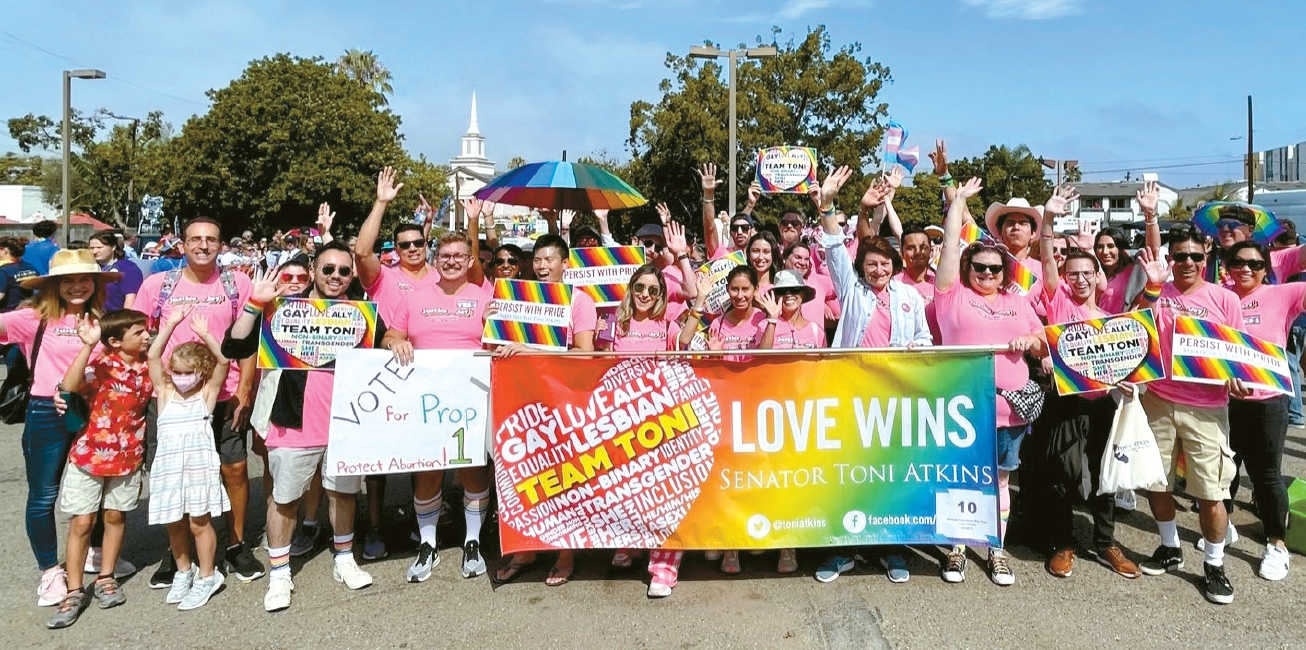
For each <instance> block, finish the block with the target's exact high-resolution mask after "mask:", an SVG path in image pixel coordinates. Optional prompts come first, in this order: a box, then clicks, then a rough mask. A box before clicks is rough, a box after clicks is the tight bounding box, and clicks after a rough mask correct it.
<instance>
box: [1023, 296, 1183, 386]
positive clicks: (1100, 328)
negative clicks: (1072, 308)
mask: <svg viewBox="0 0 1306 650" xmlns="http://www.w3.org/2000/svg"><path fill="white" fill-rule="evenodd" d="M1043 330H1044V332H1046V333H1047V339H1048V347H1049V348H1050V349H1051V352H1052V375H1053V379H1054V380H1055V381H1056V385H1057V393H1058V394H1060V395H1073V394H1077V393H1089V392H1093V391H1098V390H1104V389H1108V388H1111V387H1112V386H1115V385H1116V384H1119V383H1120V382H1122V381H1129V382H1133V383H1136V384H1137V383H1142V382H1146V381H1152V380H1154V379H1163V378H1164V377H1165V364H1164V362H1163V361H1162V359H1161V341H1160V339H1159V337H1157V334H1156V321H1154V320H1153V319H1152V310H1150V309H1144V310H1142V311H1134V312H1129V313H1126V314H1119V315H1117V316H1109V317H1106V318H1093V319H1089V320H1083V321H1077V322H1073V323H1060V324H1057V325H1048V326H1047V327H1045V328H1043Z"/></svg>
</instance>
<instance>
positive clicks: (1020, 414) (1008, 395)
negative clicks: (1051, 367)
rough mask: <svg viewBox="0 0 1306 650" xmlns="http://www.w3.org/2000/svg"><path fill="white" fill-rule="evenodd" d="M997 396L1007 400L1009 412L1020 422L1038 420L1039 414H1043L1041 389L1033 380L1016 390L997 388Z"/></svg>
mask: <svg viewBox="0 0 1306 650" xmlns="http://www.w3.org/2000/svg"><path fill="white" fill-rule="evenodd" d="M998 394H999V395H1001V396H1002V398H1003V399H1005V400H1007V404H1009V405H1011V412H1012V413H1015V414H1016V417H1017V418H1019V419H1020V421H1021V422H1025V423H1030V422H1033V421H1034V420H1037V419H1038V415H1039V413H1042V412H1043V397H1044V395H1043V388H1042V387H1041V386H1039V385H1038V382H1036V381H1034V380H1033V379H1031V380H1029V381H1027V382H1025V385H1024V386H1021V387H1020V388H1019V389H1018V390H1004V389H1001V388H999V389H998Z"/></svg>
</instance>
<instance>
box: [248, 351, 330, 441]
mask: <svg viewBox="0 0 1306 650" xmlns="http://www.w3.org/2000/svg"><path fill="white" fill-rule="evenodd" d="M287 372H296V371H287ZM305 372H307V373H308V379H307V380H306V381H305V385H304V420H303V426H304V428H302V429H291V428H289V427H283V426H279V425H276V424H269V425H268V437H267V439H266V440H265V441H264V442H265V443H266V444H267V446H268V448H277V447H287V448H291V449H307V448H309V447H325V446H326V445H327V439H328V437H329V436H328V433H329V432H330V430H331V391H332V390H333V389H334V388H335V384H336V373H335V371H334V370H308V371H305Z"/></svg>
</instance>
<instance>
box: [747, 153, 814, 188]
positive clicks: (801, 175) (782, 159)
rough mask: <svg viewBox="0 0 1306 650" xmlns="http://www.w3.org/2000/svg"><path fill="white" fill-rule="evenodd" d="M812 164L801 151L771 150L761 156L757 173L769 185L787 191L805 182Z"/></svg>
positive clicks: (809, 158)
mask: <svg viewBox="0 0 1306 650" xmlns="http://www.w3.org/2000/svg"><path fill="white" fill-rule="evenodd" d="M813 164H815V163H814V162H813V161H812V157H811V156H810V155H808V153H807V151H805V150H803V149H785V150H779V151H777V150H772V151H768V152H766V154H765V155H764V156H762V162H761V167H760V171H759V173H760V174H761V176H762V178H763V179H764V180H765V181H766V182H768V183H770V184H771V185H773V186H775V187H777V188H780V189H785V190H788V189H793V188H794V187H797V186H798V184H799V183H801V182H803V181H805V180H807V178H808V176H810V175H811V173H812V165H813Z"/></svg>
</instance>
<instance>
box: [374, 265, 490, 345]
mask: <svg viewBox="0 0 1306 650" xmlns="http://www.w3.org/2000/svg"><path fill="white" fill-rule="evenodd" d="M432 275H434V273H432ZM489 304H490V293H489V292H488V291H486V290H485V287H482V286H481V285H479V284H472V283H471V282H464V283H463V285H462V286H461V287H458V289H457V290H456V291H454V292H453V293H452V294H447V293H445V292H444V289H441V288H440V285H439V284H435V285H434V286H425V287H422V288H420V289H419V290H415V291H409V292H407V293H406V294H405V297H404V299H403V300H401V301H400V302H399V304H398V305H397V306H396V307H395V309H394V320H392V321H389V322H388V325H389V326H390V328H391V329H395V330H398V331H401V332H407V333H408V340H409V341H412V343H413V347H414V348H417V349H419V350H479V349H481V333H482V331H483V330H484V328H485V307H486V306H487V305H489Z"/></svg>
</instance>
